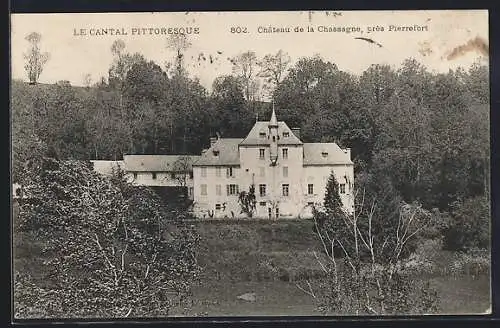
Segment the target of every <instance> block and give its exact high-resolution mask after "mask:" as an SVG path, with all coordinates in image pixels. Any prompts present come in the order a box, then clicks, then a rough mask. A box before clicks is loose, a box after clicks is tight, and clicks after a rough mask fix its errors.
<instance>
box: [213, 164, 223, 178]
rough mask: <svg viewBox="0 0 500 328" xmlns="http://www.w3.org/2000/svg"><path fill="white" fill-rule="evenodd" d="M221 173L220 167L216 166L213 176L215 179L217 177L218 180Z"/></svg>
mask: <svg viewBox="0 0 500 328" xmlns="http://www.w3.org/2000/svg"><path fill="white" fill-rule="evenodd" d="M221 172H222V167H220V166H217V167H216V168H215V176H216V177H218V178H220V176H221Z"/></svg>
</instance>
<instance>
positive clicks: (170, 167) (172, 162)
mask: <svg viewBox="0 0 500 328" xmlns="http://www.w3.org/2000/svg"><path fill="white" fill-rule="evenodd" d="M198 158H200V156H199V155H123V162H124V167H125V170H126V171H130V172H145V171H147V172H179V171H183V170H184V169H187V170H188V171H190V170H192V164H193V162H195V161H196V160H197V159H198Z"/></svg>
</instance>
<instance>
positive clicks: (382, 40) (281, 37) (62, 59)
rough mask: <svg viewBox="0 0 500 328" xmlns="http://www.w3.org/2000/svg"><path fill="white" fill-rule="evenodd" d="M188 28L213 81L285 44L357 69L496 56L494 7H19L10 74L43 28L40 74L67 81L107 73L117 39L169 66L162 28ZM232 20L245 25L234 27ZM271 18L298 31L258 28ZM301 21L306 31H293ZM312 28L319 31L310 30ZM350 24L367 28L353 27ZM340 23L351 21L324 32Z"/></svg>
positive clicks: (196, 56) (194, 63) (441, 66)
mask: <svg viewBox="0 0 500 328" xmlns="http://www.w3.org/2000/svg"><path fill="white" fill-rule="evenodd" d="M391 26H392V28H391ZM180 27H182V28H187V27H190V28H193V29H194V28H197V30H198V32H199V33H198V34H188V38H189V41H190V43H191V47H190V48H189V49H188V50H187V51H186V53H185V58H186V62H185V64H186V68H187V70H188V72H189V74H190V76H192V77H198V78H199V79H200V82H201V83H202V84H203V85H204V86H205V87H207V88H210V86H211V84H212V82H213V80H214V78H216V77H217V76H220V75H223V74H230V73H231V64H230V62H229V60H228V58H230V57H233V56H235V55H238V54H239V53H241V52H244V51H247V50H252V51H255V53H256V54H257V56H258V57H262V56H264V55H266V54H270V53H276V52H277V51H278V50H283V51H285V52H287V53H288V55H289V56H290V57H291V59H292V63H295V62H296V61H297V60H298V59H299V58H301V57H311V56H313V55H315V54H319V55H320V56H321V57H323V58H324V59H325V60H329V61H331V62H333V63H335V64H336V65H337V66H338V67H339V69H340V70H343V71H347V72H350V73H354V74H361V73H362V72H363V71H364V70H366V69H367V68H368V67H369V66H370V65H372V64H389V65H391V66H393V67H394V68H397V67H399V65H400V64H401V63H402V62H403V61H404V60H405V59H407V58H415V59H417V60H418V61H419V62H421V63H422V64H423V65H425V66H426V67H428V69H429V70H431V71H436V72H447V71H448V70H449V69H456V68H457V67H459V66H462V67H465V68H467V67H469V66H470V65H471V64H472V63H473V62H475V61H478V60H479V61H482V62H484V63H485V64H487V63H488V50H487V49H488V12H487V11H486V10H474V11H471V10H463V11H460V10H441V11H341V12H332V11H316V12H306V11H304V12H298V11H297V12H189V13H185V12H182V13H92V14H87V13H85V14H83V13H82V14H68V13H63V14H61V13H57V14H13V15H12V16H11V74H12V78H14V79H23V80H26V72H25V70H24V57H23V54H24V53H25V52H26V50H27V49H28V46H29V44H28V41H26V40H25V37H26V36H27V35H28V34H30V33H31V32H35V31H36V32H38V33H40V34H41V36H42V39H41V43H40V47H41V49H42V51H46V52H49V53H50V60H49V61H48V62H47V64H46V66H45V67H44V70H43V72H42V74H41V76H40V79H39V80H40V82H42V83H55V82H57V81H60V80H68V81H70V82H71V84H73V85H83V84H84V77H85V75H87V74H90V76H91V78H92V81H93V82H97V81H98V80H100V78H101V77H102V76H105V77H106V76H107V72H108V69H109V67H110V65H111V63H112V61H113V57H112V53H111V45H112V43H113V41H115V40H117V39H122V40H123V41H124V42H125V44H126V51H128V52H130V53H134V52H139V53H141V54H143V55H144V56H145V57H146V58H147V59H149V60H153V61H155V62H156V63H158V64H159V65H161V66H162V67H163V66H164V64H165V62H167V61H172V60H173V57H174V53H173V51H172V50H170V49H168V47H167V39H168V34H162V30H161V29H162V28H163V32H167V33H168V28H172V29H173V28H180ZM231 27H233V28H236V27H239V29H240V30H243V29H246V32H247V33H231ZM270 27H276V28H290V32H279V33H259V32H263V29H264V28H266V29H269V28H270ZM297 27H298V28H302V29H303V32H300V31H298V32H295V28H297ZM308 27H310V28H312V29H313V30H314V31H313V32H308V31H307V28H308ZM345 27H350V28H352V27H354V28H356V29H359V30H357V31H354V32H350V33H347V32H346V31H345ZM111 28H113V29H117V30H119V31H124V32H126V33H127V35H109V34H108V35H95V34H96V31H97V30H100V29H108V31H109V32H108V33H111V32H110V30H109V29H111ZM143 28H145V29H148V28H153V29H155V28H156V31H157V32H159V34H155V30H152V34H151V35H150V34H149V30H148V31H147V34H141V35H138V31H140V30H141V29H143ZM333 28H336V29H339V28H340V29H342V28H344V30H343V31H340V32H324V30H327V29H333ZM382 29H383V31H382ZM82 30H83V31H82ZM412 30H413V31H412ZM82 32H83V33H82ZM82 34H86V35H82ZM91 34H92V35H91ZM359 37H361V38H369V39H371V40H373V41H374V42H375V43H371V42H368V41H366V40H362V39H356V38H359ZM201 54H203V55H201ZM210 56H212V62H210ZM203 57H204V58H205V60H203Z"/></svg>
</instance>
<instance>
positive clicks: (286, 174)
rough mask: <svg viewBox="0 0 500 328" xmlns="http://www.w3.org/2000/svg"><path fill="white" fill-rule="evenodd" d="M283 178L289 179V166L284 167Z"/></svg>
mask: <svg viewBox="0 0 500 328" xmlns="http://www.w3.org/2000/svg"><path fill="white" fill-rule="evenodd" d="M283 178H288V166H283Z"/></svg>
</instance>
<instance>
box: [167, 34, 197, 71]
mask: <svg viewBox="0 0 500 328" xmlns="http://www.w3.org/2000/svg"><path fill="white" fill-rule="evenodd" d="M191 45H192V44H191V42H190V41H189V40H188V38H187V36H186V35H185V34H172V35H171V36H170V37H169V38H168V39H167V48H168V49H171V50H173V51H175V59H174V75H177V76H183V75H185V74H186V70H185V68H184V52H185V51H186V50H187V49H189V48H190V47H191ZM167 68H168V67H167Z"/></svg>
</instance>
